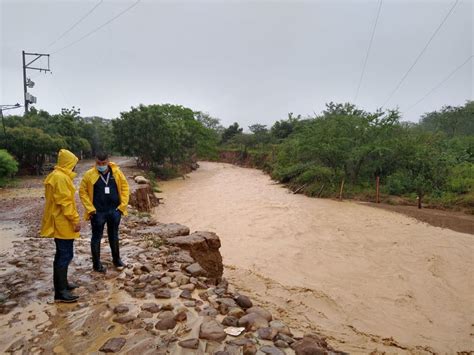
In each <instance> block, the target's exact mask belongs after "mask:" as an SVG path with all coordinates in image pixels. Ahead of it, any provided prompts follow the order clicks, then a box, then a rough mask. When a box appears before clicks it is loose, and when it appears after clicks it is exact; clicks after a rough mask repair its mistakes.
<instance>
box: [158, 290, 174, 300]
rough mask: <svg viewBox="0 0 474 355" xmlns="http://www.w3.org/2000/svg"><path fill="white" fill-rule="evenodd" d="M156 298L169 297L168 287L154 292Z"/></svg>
mask: <svg viewBox="0 0 474 355" xmlns="http://www.w3.org/2000/svg"><path fill="white" fill-rule="evenodd" d="M155 297H156V298H171V291H170V290H168V289H161V290H157V291H156V292H155Z"/></svg>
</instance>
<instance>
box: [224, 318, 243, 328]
mask: <svg viewBox="0 0 474 355" xmlns="http://www.w3.org/2000/svg"><path fill="white" fill-rule="evenodd" d="M222 325H225V326H227V327H238V326H239V320H238V318H235V317H230V316H227V317H224V319H223V320H222Z"/></svg>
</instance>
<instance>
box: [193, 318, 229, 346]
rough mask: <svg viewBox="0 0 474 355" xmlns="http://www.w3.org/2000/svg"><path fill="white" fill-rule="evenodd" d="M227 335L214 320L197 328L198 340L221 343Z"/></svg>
mask: <svg viewBox="0 0 474 355" xmlns="http://www.w3.org/2000/svg"><path fill="white" fill-rule="evenodd" d="M226 336H227V334H226V333H225V331H224V327H223V326H222V325H221V324H220V323H219V322H217V321H216V320H213V319H212V320H208V321H204V322H203V323H202V324H201V327H200V328H199V338H200V339H206V340H213V341H218V342H221V341H223V340H224V339H225V338H226Z"/></svg>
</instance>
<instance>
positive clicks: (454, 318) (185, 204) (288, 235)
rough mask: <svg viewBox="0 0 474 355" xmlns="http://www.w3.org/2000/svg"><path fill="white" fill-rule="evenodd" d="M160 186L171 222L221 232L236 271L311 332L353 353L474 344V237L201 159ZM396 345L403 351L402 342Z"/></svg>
mask: <svg viewBox="0 0 474 355" xmlns="http://www.w3.org/2000/svg"><path fill="white" fill-rule="evenodd" d="M200 164H201V168H200V169H198V170H197V171H196V172H193V173H191V174H190V175H188V177H187V178H186V179H184V180H183V179H177V180H173V181H169V182H165V183H162V184H160V188H161V189H162V190H163V194H162V195H163V197H164V202H165V203H164V205H160V206H159V207H158V209H157V212H156V216H157V218H158V220H160V221H161V222H178V223H182V224H185V225H188V226H189V227H190V228H191V230H211V231H215V232H216V233H217V234H218V235H219V236H220V238H221V241H222V248H221V252H222V254H223V258H224V263H225V265H226V276H227V278H229V279H230V280H231V281H232V282H233V283H234V284H236V286H237V287H238V288H240V289H243V290H246V291H247V292H249V293H251V294H252V296H253V297H255V298H257V299H259V300H260V301H261V302H263V303H264V304H266V305H267V306H268V307H272V309H273V310H274V311H275V312H277V313H278V314H279V315H280V316H281V317H282V318H284V319H285V320H286V321H288V322H290V323H291V324H292V326H297V327H299V329H301V330H302V331H305V330H309V329H311V330H316V331H321V332H322V333H323V334H326V335H328V336H329V339H332V342H333V343H339V344H344V346H343V348H344V349H346V350H349V351H353V352H358V351H360V352H364V351H365V350H367V349H373V348H374V342H375V343H377V344H380V346H381V347H382V348H383V346H384V345H386V346H390V347H394V348H392V351H393V349H398V350H399V351H400V352H403V351H409V352H413V351H414V352H431V351H435V352H448V353H452V352H456V351H465V350H473V349H474V345H473V343H474V337H473V335H472V334H473V333H474V327H473V318H474V301H473V300H474V273H473V272H472V271H473V265H474V237H473V236H472V235H469V234H463V233H459V232H454V231H451V230H448V229H442V228H438V227H432V226H429V225H427V224H425V223H422V222H418V221H416V220H415V219H412V218H409V217H406V216H404V215H401V214H397V213H394V212H390V211H385V210H381V209H377V208H372V207H368V206H362V205H360V204H356V203H353V202H338V201H332V200H324V199H314V198H308V197H305V196H302V195H294V194H292V193H289V192H288V190H286V189H285V188H283V187H281V186H280V185H277V184H276V183H275V182H273V181H272V180H270V178H269V177H268V176H266V175H265V174H264V173H262V172H260V171H258V170H254V169H245V168H239V167H235V166H232V165H228V164H222V163H209V162H202V163H200ZM398 350H396V352H398Z"/></svg>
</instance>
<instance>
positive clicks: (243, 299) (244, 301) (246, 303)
mask: <svg viewBox="0 0 474 355" xmlns="http://www.w3.org/2000/svg"><path fill="white" fill-rule="evenodd" d="M235 302H236V303H237V304H238V305H239V306H240V307H242V308H243V309H247V308H251V307H252V306H253V304H252V301H251V300H250V298H248V297H247V296H244V295H238V296H237V298H236V299H235Z"/></svg>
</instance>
